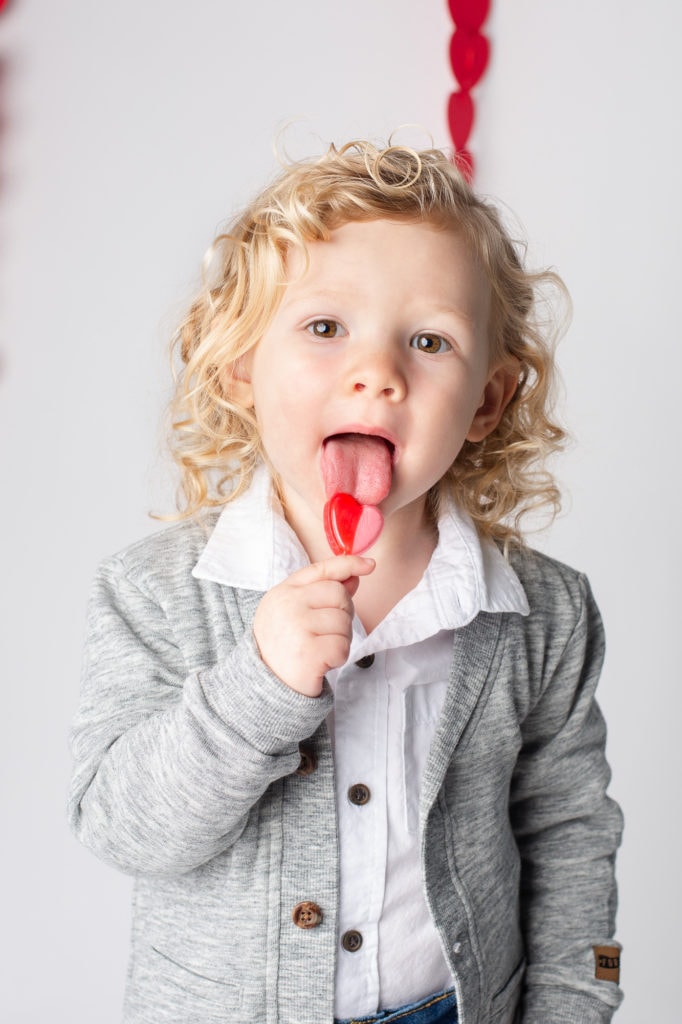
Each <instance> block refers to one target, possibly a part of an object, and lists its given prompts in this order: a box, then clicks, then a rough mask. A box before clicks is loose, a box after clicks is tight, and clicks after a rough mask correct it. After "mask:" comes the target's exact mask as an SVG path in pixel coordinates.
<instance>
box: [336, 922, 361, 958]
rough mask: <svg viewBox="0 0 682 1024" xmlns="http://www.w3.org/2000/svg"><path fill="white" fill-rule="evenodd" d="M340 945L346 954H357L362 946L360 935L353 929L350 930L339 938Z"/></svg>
mask: <svg viewBox="0 0 682 1024" xmlns="http://www.w3.org/2000/svg"><path fill="white" fill-rule="evenodd" d="M341 945H342V946H343V948H344V949H345V950H346V952H347V953H357V951H358V950H359V949H360V946H361V945H362V935H361V934H360V932H357V931H356V930H355V928H350V929H349V930H348V931H347V932H344V933H343V935H342V936H341Z"/></svg>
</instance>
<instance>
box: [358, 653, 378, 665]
mask: <svg viewBox="0 0 682 1024" xmlns="http://www.w3.org/2000/svg"><path fill="white" fill-rule="evenodd" d="M355 664H356V665H357V667H358V668H371V667H372V665H373V664H374V655H373V654H367V655H365V657H364V658H360V660H359V661H356V662H355Z"/></svg>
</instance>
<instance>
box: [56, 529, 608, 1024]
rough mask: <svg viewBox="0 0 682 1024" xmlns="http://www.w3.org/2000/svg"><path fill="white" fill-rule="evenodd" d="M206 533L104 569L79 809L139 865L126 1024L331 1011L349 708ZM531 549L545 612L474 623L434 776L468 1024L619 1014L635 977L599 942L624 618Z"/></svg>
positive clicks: (106, 841)
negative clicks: (256, 628)
mask: <svg viewBox="0 0 682 1024" xmlns="http://www.w3.org/2000/svg"><path fill="white" fill-rule="evenodd" d="M207 529H208V527H201V526H200V525H198V524H196V523H183V524H181V525H178V526H175V527H172V528H170V529H169V530H165V531H164V532H162V533H160V534H157V535H156V536H153V537H151V538H148V539H146V540H144V541H142V542H140V543H139V544H136V545H135V546H133V547H131V548H130V549H128V550H127V551H125V552H124V553H123V554H121V555H119V556H117V557H115V558H112V559H110V560H108V561H107V562H105V563H104V564H103V565H102V567H101V568H100V570H99V573H98V575H97V578H96V581H95V584H94V590H93V594H92V599H91V604H90V613H89V629H88V638H87V648H86V655H85V665H84V675H83V690H82V701H81V705H80V709H79V712H78V716H77V719H76V722H75V726H74V731H73V754H74V759H75V774H74V780H73V789H72V795H71V802H70V815H71V822H72V826H73V828H74V830H75V832H76V834H77V835H78V837H79V838H80V839H81V840H82V842H84V843H85V844H86V845H87V846H89V847H90V848H91V849H92V850H93V851H94V852H95V853H96V854H97V855H98V856H100V857H102V858H103V859H104V860H106V861H108V862H109V863H111V864H113V865H115V866H116V867H118V868H120V869H121V870H123V871H126V872H129V873H131V874H133V875H134V876H135V896H134V907H133V937H132V956H131V960H130V968H129V977H128V985H127V990H126V1000H125V1010H124V1020H125V1022H126V1024H171V1022H172V1024H189V1022H191V1024H330V1022H331V1021H332V1018H333V992H334V966H335V957H336V951H337V941H338V939H337V934H336V913H337V901H338V859H337V858H338V853H337V832H336V828H337V824H336V810H335V795H334V777H333V776H334V765H333V759H332V752H331V746H330V739H329V734H328V731H327V727H326V724H325V719H326V717H327V715H328V713H329V711H330V709H331V707H332V702H333V698H332V695H331V692H330V691H329V689H328V688H325V691H324V692H323V694H322V696H321V697H319V698H309V697H305V696H302V695H301V694H298V693H296V692H294V691H293V690H291V689H289V688H288V687H287V686H285V685H284V684H283V683H281V682H280V681H279V680H278V679H277V678H276V677H275V676H273V675H272V674H271V673H270V672H269V671H268V669H267V668H266V667H265V666H264V665H263V664H262V662H261V661H260V660H259V658H258V655H257V652H256V650H255V648H254V644H253V641H252V637H251V630H250V628H249V627H250V624H251V622H252V619H253V615H254V612H255V609H256V607H257V605H258V602H259V600H260V597H261V596H262V595H261V594H258V593H253V592H250V591H243V590H232V589H229V588H226V587H222V586H220V585H218V584H216V583H211V582H207V581H204V580H197V579H195V578H194V577H193V576H192V574H191V572H192V568H193V567H194V565H195V563H196V561H197V559H198V557H199V554H200V553H201V550H202V548H203V546H204V545H205V543H206V539H207ZM512 561H513V565H514V568H515V570H516V572H517V573H518V575H519V578H520V579H521V582H522V584H523V586H524V588H525V591H526V594H527V596H528V601H529V604H530V609H531V611H530V615H529V616H527V617H524V616H521V615H517V614H511V613H509V614H497V615H493V614H489V613H480V614H479V615H478V617H477V618H476V619H475V620H474V621H473V622H472V623H470V625H468V626H466V627H464V628H463V629H461V630H457V631H456V633H455V640H454V646H453V655H452V669H451V675H450V681H449V686H448V693H447V696H446V700H445V705H444V708H443V712H442V715H441V718H440V721H439V724H438V728H437V732H436V736H435V739H434V742H433V745H432V748H431V751H430V754H429V759H428V763H427V766H426V770H425V773H424V778H423V783H422V793H421V809H420V834H421V849H422V860H423V879H424V885H425V890H426V895H427V902H428V906H429V908H430V910H431V913H432V915H433V919H434V921H435V923H436V926H437V928H438V931H439V934H440V935H441V938H442V943H443V949H444V951H445V955H446V957H447V959H448V961H449V963H450V965H451V967H452V971H453V974H454V977H455V979H456V991H457V999H458V1005H459V1019H460V1024H493V1022H494V1024H511V1022H512V1021H522V1022H523V1024H548V1022H550V1021H551V1022H552V1024H579V1022H580V1024H583V1022H585V1024H587V1022H594V1024H597V1022H600V1024H603V1022H606V1021H609V1020H610V1019H611V1016H612V1013H613V1009H614V1007H616V1006H617V1005H618V1003H619V1001H620V990H619V989H618V986H617V984H616V983H615V982H614V981H604V980H597V978H596V977H595V955H594V952H593V947H595V946H600V945H604V944H611V945H612V944H613V940H612V935H613V928H614V914H615V884H614V876H613V866H614V856H615V851H616V848H617V846H618V843H619V841H620V832H621V815H620V812H619V810H618V808H617V807H616V805H615V804H614V803H613V802H612V801H611V800H610V799H609V798H608V797H607V796H606V792H605V791H606V786H607V783H608V780H609V771H608V767H607V764H606V762H605V759H604V742H605V730H604V724H603V720H602V717H601V714H600V712H599V709H598V707H597V705H596V704H595V701H594V690H595V687H596V684H597V679H598V675H599V670H600V666H601V661H602V654H603V637H602V629H601V623H600V619H599V614H598V611H597V609H596V607H595V605H594V602H593V599H592V596H591V594H590V590H589V587H588V584H587V582H586V580H585V578H584V577H582V576H580V575H579V574H577V573H576V572H574V571H573V570H571V569H569V568H567V567H565V566H563V565H560V564H559V563H557V562H554V561H552V560H551V559H549V558H546V557H544V556H541V555H539V554H537V553H534V552H529V551H525V552H517V553H515V554H514V555H513V557H512ZM301 752H303V753H304V754H305V757H304V758H303V759H302V758H301ZM311 769H312V770H311ZM308 901H309V902H310V903H311V904H313V905H314V909H313V913H312V917H311V915H310V914H308V915H306V914H305V913H304V914H303V915H301V914H300V912H299V913H298V914H297V915H296V914H295V915H294V917H296V918H297V920H298V926H297V924H296V923H295V921H294V919H293V917H292V912H293V911H294V909H295V908H297V907H299V905H300V904H302V903H307V902H308ZM305 909H306V908H304V910H305ZM308 909H310V908H308ZM318 916H319V917H320V918H321V920H319V921H318V920H317V917H318ZM311 921H312V923H313V925H314V926H313V927H301V924H305V923H308V924H310V923H311ZM418 955H419V951H418V950H415V956H417V957H418Z"/></svg>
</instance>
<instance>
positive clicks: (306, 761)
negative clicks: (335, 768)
mask: <svg viewBox="0 0 682 1024" xmlns="http://www.w3.org/2000/svg"><path fill="white" fill-rule="evenodd" d="M298 752H299V754H300V755H301V760H300V761H299V763H298V768H297V769H296V775H312V773H313V772H314V771H315V769H316V768H317V754H316V753H315V751H314V750H313V748H312V747H309V746H306V745H305V744H304V743H300V744H299V747H298Z"/></svg>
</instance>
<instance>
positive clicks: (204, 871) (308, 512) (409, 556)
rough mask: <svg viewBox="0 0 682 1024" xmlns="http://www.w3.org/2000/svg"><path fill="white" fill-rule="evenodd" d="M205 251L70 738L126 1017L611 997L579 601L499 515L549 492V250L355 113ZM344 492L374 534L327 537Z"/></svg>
mask: <svg viewBox="0 0 682 1024" xmlns="http://www.w3.org/2000/svg"><path fill="white" fill-rule="evenodd" d="M212 274H213V276H212V279H211V280H210V281H208V282H207V284H206V286H205V287H204V289H203V290H202V292H201V294H200V295H199V297H198V298H197V299H196V301H195V302H194V304H193V305H192V307H191V309H190V311H189V314H188V315H187V317H186V318H185V320H184V322H183V324H182V326H181V329H180V332H179V349H180V355H181V360H182V364H183V365H182V370H181V372H180V374H179V383H178V392H177V397H176V403H175V411H176V418H175V423H174V427H175V432H176V456H177V459H178V461H179V464H180V466H181V467H182V472H183V487H184V494H185V499H186V501H185V510H184V513H185V514H184V519H183V521H182V522H180V523H179V524H176V525H175V526H173V527H171V528H170V529H167V530H165V531H163V532H161V533H159V534H158V535H156V536H154V537H151V538H148V539H146V540H144V541H142V542H141V543H139V544H137V545H135V546H133V547H132V548H130V549H128V550H127V551H125V552H124V553H123V554H121V555H119V556H118V557H116V558H112V559H110V560H109V561H107V562H105V563H104V565H103V566H102V567H101V569H100V572H99V575H98V577H97V580H96V583H95V588H94V592H93V596H92V601H91V609H90V619H89V634H88V641H87V651H86V658H85V668H84V684H83V696H82V704H81V707H80V711H79V714H78V718H77V721H76V724H75V729H74V735H73V750H74V756H75V762H76V772H75V779H74V785H73V795H72V802H71V818H72V823H73V828H74V829H75V831H76V833H77V835H78V836H79V838H80V839H81V840H82V841H83V842H84V843H86V844H87V845H88V846H90V847H91V848H92V849H93V850H94V851H95V852H96V853H97V854H98V855H99V856H101V857H103V858H104V859H105V860H107V861H109V862H111V863H112V864H114V865H115V866H117V867H118V868H120V869H121V870H123V871H127V872H130V873H131V874H133V875H135V878H136V881H135V899H134V914H133V940H132V941H133V951H132V958H131V963H130V970H129V977H128V986H127V992H126V1002H125V1013H124V1019H125V1021H126V1022H128V1024H164V1022H173V1024H190V1022H191V1024H208V1022H210V1024H219V1022H220V1024H265V1022H267V1024H331V1022H332V1020H333V1019H336V1020H338V1021H345V1022H348V1021H351V1020H358V1019H360V1020H370V1021H374V1020H382V1021H384V1022H386V1021H394V1020H400V1022H401V1024H435V1022H455V1021H458V1022H459V1024H484V1022H485V1024H487V1022H491V1024H493V1022H494V1024H511V1022H512V1021H514V1022H523V1024H549V1022H552V1024H558V1022H565V1024H578V1022H595V1024H596V1022H605V1021H608V1020H610V1019H611V1016H612V1013H613V1010H614V1008H615V1007H616V1006H617V1005H618V1003H619V999H620V991H619V989H618V985H617V979H618V972H617V966H618V956H619V947H618V946H617V945H614V942H613V938H612V936H613V927H614V911H615V889H614V880H613V863H614V855H615V850H616V848H617V845H618V842H619V838H620V831H621V818H620V813H619V811H618V809H617V807H616V806H615V805H614V804H613V803H612V802H611V801H610V800H609V798H608V797H607V796H606V794H605V790H606V785H607V782H608V778H609V772H608V768H607V765H606V763H605V760H604V741H605V733H604V725H603V721H602V718H601V716H600V713H599V710H598V708H597V706H596V704H595V702H594V689H595V686H596V683H597V677H598V674H599V669H600V664H601V660H602V651H603V642H602V631H601V625H600V620H599V615H598V612H597V610H596V608H595V605H594V603H593V600H592V597H591V595H590V590H589V587H588V584H587V582H586V580H585V579H584V577H582V576H580V575H579V574H577V573H576V572H574V571H573V570H571V569H569V568H567V567H565V566H563V565H560V564H558V563H556V562H554V561H552V560H551V559H549V558H547V557H544V556H541V555H539V554H537V553H535V552H533V551H531V550H529V549H527V548H526V547H525V546H524V545H523V544H522V543H521V541H520V534H519V529H518V521H519V516H520V515H521V514H522V513H523V512H524V511H525V510H526V509H528V508H531V507H535V506H537V505H538V504H540V503H542V502H549V503H550V504H556V499H557V492H556V490H555V488H554V486H553V484H552V481H551V479H550V478H549V476H548V475H547V474H546V473H544V472H541V471H540V470H539V469H538V463H539V460H541V458H542V457H543V456H544V455H545V454H546V453H547V452H549V451H551V450H553V449H554V448H556V447H557V446H558V444H559V443H560V441H561V438H562V432H561V431H560V429H559V428H558V427H556V426H555V425H554V424H553V423H552V421H551V420H550V419H549V417H548V408H547V406H548V395H549V391H550V385H551V379H552V358H551V351H550V346H549V343H548V341H547V340H546V339H545V337H544V336H543V332H542V331H541V329H540V326H539V325H538V322H537V321H538V318H537V314H536V312H535V307H536V302H535V293H536V289H537V288H538V287H540V286H543V285H547V284H552V283H554V284H556V283H557V279H556V278H554V276H553V275H551V274H549V273H545V274H540V275H531V274H529V273H527V272H526V271H525V270H524V269H523V267H522V265H521V262H520V260H519V258H518V256H517V253H516V249H515V247H514V245H513V244H512V242H511V241H510V239H509V238H508V236H507V234H506V232H505V230H504V229H503V227H502V226H501V223H500V220H499V218H498V216H497V214H496V213H495V211H494V210H493V209H492V207H491V206H490V205H488V204H487V203H485V202H483V201H482V200H481V199H480V198H478V197H477V196H476V195H475V194H474V193H473V192H472V191H471V189H470V188H469V187H468V185H467V184H466V183H465V181H464V180H463V179H462V177H461V176H460V174H459V173H458V171H457V170H456V168H455V167H454V166H453V164H452V163H451V162H450V161H449V160H448V159H447V158H446V157H445V156H444V155H443V154H442V153H440V152H438V151H435V150H434V151H426V152H422V153H417V152H414V151H412V150H408V149H402V148H397V147H391V148H389V149H387V150H385V151H378V150H376V149H375V148H374V147H373V146H371V145H369V144H366V143H355V144H351V145H349V146H346V147H344V148H343V149H342V150H340V151H337V150H335V149H334V148H332V149H331V150H330V151H329V152H328V153H327V154H326V156H324V157H323V158H322V159H320V160H317V161H315V162H311V163H304V164H301V165H296V166H292V167H290V168H289V169H288V170H286V171H285V172H284V173H283V175H282V176H281V177H280V179H279V180H278V181H276V182H275V183H274V184H273V185H272V186H271V187H270V188H268V189H267V190H266V191H265V192H264V193H263V194H262V195H261V196H260V197H259V198H258V199H256V200H255V202H254V203H253V204H252V205H251V206H250V207H249V208H248V209H247V210H246V212H245V213H244V214H243V216H241V217H240V218H239V219H238V220H237V221H236V223H235V224H234V226H233V228H232V230H231V231H230V232H229V234H227V235H225V236H222V237H220V238H219V239H218V240H217V242H216V244H215V247H214V251H213V269H212ZM336 492H345V493H350V494H351V496H352V497H353V498H355V499H357V501H358V502H359V506H358V507H359V511H358V513H357V514H358V516H361V517H365V519H366V521H367V522H369V523H370V525H372V524H373V528H374V533H376V531H377V529H379V528H380V532H379V535H378V539H376V542H375V543H374V544H373V546H372V547H371V548H370V555H371V557H368V556H365V555H364V554H362V553H360V552H357V551H355V552H353V550H352V543H351V542H349V545H348V547H349V548H350V549H351V550H350V551H349V552H347V551H346V550H344V551H343V553H341V554H338V555H333V554H332V553H331V550H330V546H329V543H330V542H329V540H328V538H329V537H330V532H329V530H330V520H329V509H330V507H331V506H332V505H333V504H334V501H335V500H336V499H335V494H336ZM377 509H378V511H377ZM218 512H220V514H219V515H218V514H217V513H218ZM332 519H333V517H332ZM382 522H383V526H382ZM325 524H326V526H327V532H326V531H325ZM333 525H334V523H333V522H332V524H331V535H332V540H333ZM361 546H362V545H360V547H361ZM503 552H506V555H505V554H503Z"/></svg>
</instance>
